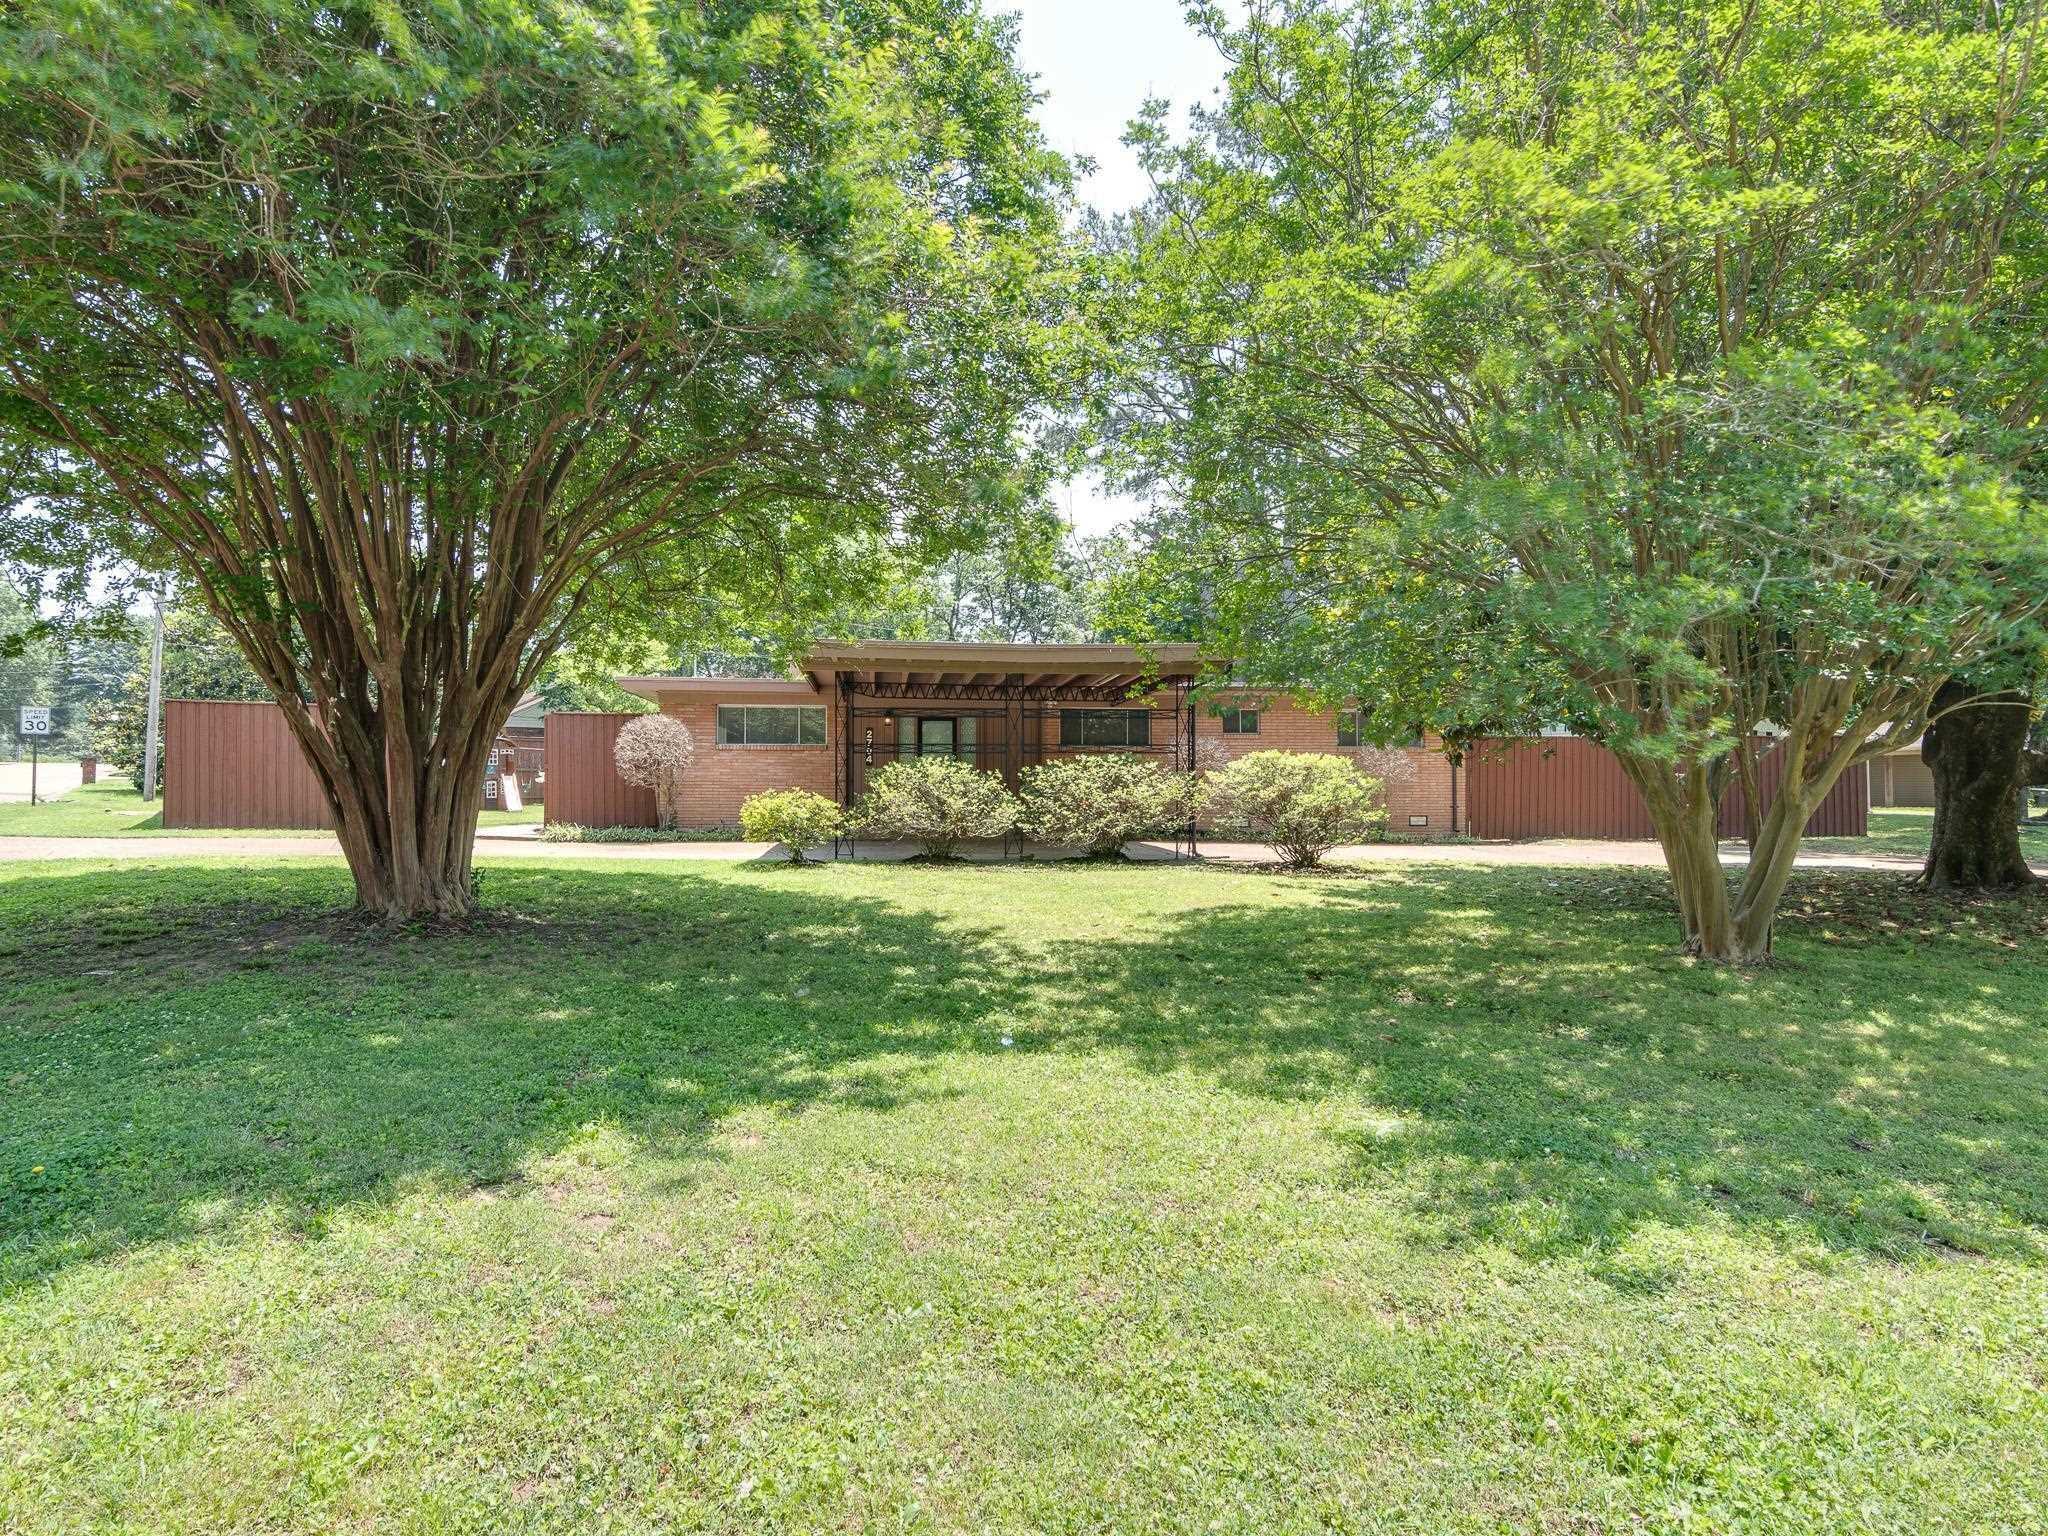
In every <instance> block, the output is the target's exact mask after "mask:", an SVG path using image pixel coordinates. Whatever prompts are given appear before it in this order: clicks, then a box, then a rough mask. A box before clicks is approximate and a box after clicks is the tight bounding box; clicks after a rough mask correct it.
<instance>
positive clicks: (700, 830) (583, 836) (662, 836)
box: [540, 821, 746, 843]
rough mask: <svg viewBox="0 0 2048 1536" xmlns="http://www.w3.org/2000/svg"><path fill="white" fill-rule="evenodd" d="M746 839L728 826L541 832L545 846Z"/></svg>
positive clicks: (549, 828) (563, 826) (570, 827)
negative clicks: (554, 844) (555, 844)
mask: <svg viewBox="0 0 2048 1536" xmlns="http://www.w3.org/2000/svg"><path fill="white" fill-rule="evenodd" d="M745 835H746V834H745V833H744V832H742V831H741V830H740V828H739V827H738V826H737V825H735V824H732V823H729V822H721V823H719V824H718V825H717V826H711V827H586V826H582V825H580V824H578V823H576V822H573V821H551V822H549V823H547V825H545V826H543V827H542V828H541V829H540V840H541V841H542V842H544V843H737V842H739V841H741V840H742V839H743V838H744V837H745Z"/></svg>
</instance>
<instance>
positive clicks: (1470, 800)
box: [1465, 737, 1870, 840]
mask: <svg viewBox="0 0 2048 1536" xmlns="http://www.w3.org/2000/svg"><path fill="white" fill-rule="evenodd" d="M1465 768H1466V771H1465V794H1466V826H1467V828H1468V830H1469V831H1470V832H1471V834H1472V835H1473V836H1474V837H1486V838H1531V837H1587V838H1613V839H1620V840H1637V839H1650V838H1654V837H1655V836H1656V831H1655V829H1654V828H1653V827H1652V826H1651V824H1650V814H1649V810H1648V808H1647V807H1645V806H1644V804H1643V798H1642V796H1641V795H1640V794H1638V793H1637V792H1636V787H1635V785H1633V784H1631V783H1630V782H1629V779H1628V775H1627V774H1625V773H1624V772H1622V768H1621V764H1620V762H1619V761H1618V760H1617V759H1616V758H1615V756H1614V754H1613V753H1611V752H1609V751H1608V750H1607V749H1606V748H1605V747H1603V746H1601V745H1599V743H1597V742H1591V741H1585V740H1581V739H1580V738H1578V737H1541V738H1539V739H1537V740H1534V741H1514V742H1502V741H1491V742H1482V743H1480V744H1479V745H1478V746H1477V747H1476V748H1475V749H1474V750H1473V751H1472V752H1471V753H1469V754H1468V755H1467V757H1466V760H1465ZM1784 771H1785V765H1784V760H1783V758H1782V756H1781V755H1780V754H1779V753H1777V752H1776V751H1768V752H1766V753H1765V755H1764V756H1763V759H1762V761H1761V764H1760V766H1759V778H1760V780H1761V783H1760V786H1759V787H1760V788H1761V789H1762V792H1763V800H1764V804H1765V805H1766V806H1768V805H1769V804H1770V803H1771V801H1772V800H1773V799H1775V798H1776V794H1777V788H1778V783H1779V781H1780V780H1781V779H1782V778H1783V777H1784ZM1745 819H1746V818H1745V816H1744V807H1743V804H1742V796H1741V793H1740V792H1739V791H1738V790H1734V789H1731V790H1730V792H1729V794H1728V795H1727V796H1726V797H1724V799H1723V801H1722V806H1721V822H1720V833H1721V835H1722V836H1723V837H1731V838H1734V837H1741V836H1743V835H1744V822H1745ZM1869 827H1870V773H1869V769H1868V767H1867V765H1862V764H1859V765H1858V766H1856V767H1854V768H1852V769H1850V770H1849V771H1848V772H1847V773H1845V774H1843V775H1842V777H1841V780H1840V781H1839V782H1838V783H1837V784H1836V785H1835V787H1834V788H1833V789H1832V790H1830V791H1829V792H1828V794H1827V796H1826V797H1825V798H1824V799H1823V800H1822V801H1821V803H1820V805H1819V806H1818V807H1817V808H1816V809H1815V811H1814V814H1813V816H1812V817H1811V818H1810V819H1809V820H1808V822H1807V824H1806V831H1807V835H1808V836H1811V837H1862V836H1865V835H1866V834H1867V833H1868V831H1869Z"/></svg>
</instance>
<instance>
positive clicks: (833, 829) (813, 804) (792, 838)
mask: <svg viewBox="0 0 2048 1536" xmlns="http://www.w3.org/2000/svg"><path fill="white" fill-rule="evenodd" d="M841 819H842V818H841V816H840V814H839V807H838V806H837V805H836V804H835V803H833V802H832V801H831V800H828V799H827V798H826V797H825V796H823V795H821V794H817V793H815V792H814V791H812V790H808V789H768V790H763V791H762V792H761V793H760V794H758V795H749V796H747V801H746V804H744V805H742V806H741V807H740V829H741V830H742V831H743V832H745V833H746V834H747V838H748V840H749V841H750V842H756V843H780V844H782V846H783V847H785V848H787V849H788V850H789V860H790V862H791V863H792V864H801V863H803V862H804V850H805V849H806V848H815V847H817V846H818V845H819V844H820V843H829V842H831V841H832V840H833V839H834V838H835V837H837V836H838V835H839V827H840V822H841Z"/></svg>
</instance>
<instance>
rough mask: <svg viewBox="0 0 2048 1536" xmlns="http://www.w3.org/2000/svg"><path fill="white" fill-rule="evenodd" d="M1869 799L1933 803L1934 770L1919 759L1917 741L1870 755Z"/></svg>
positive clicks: (1890, 802) (1888, 802)
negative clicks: (1872, 756)
mask: <svg viewBox="0 0 2048 1536" xmlns="http://www.w3.org/2000/svg"><path fill="white" fill-rule="evenodd" d="M1870 803H1871V804H1872V805H1932V804H1934V770H1933V769H1932V768H1930V767H1928V766H1927V765H1926V764H1925V763H1923V762H1922V761H1921V760H1920V743H1919V742H1917V741H1916V742H1913V743H1912V744H1910V745H1908V746H1903V747H1900V748H1899V749H1898V750H1896V751H1893V752H1887V753H1885V754H1884V755H1883V756H1882V757H1877V758H1873V759H1871V763H1870Z"/></svg>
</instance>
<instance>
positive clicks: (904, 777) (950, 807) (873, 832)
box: [850, 757, 1017, 859]
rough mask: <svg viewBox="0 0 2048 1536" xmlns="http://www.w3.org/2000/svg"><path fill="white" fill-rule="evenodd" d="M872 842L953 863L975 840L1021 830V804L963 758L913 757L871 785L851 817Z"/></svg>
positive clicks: (993, 778)
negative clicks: (911, 847)
mask: <svg viewBox="0 0 2048 1536" xmlns="http://www.w3.org/2000/svg"><path fill="white" fill-rule="evenodd" d="M850 819H851V821H852V823H853V826H854V828H855V830H856V831H858V832H859V833H861V834H862V835H863V836H866V837H880V838H889V839H892V840H893V839H901V840H902V841H904V842H911V843H916V844H918V845H919V846H920V847H921V848H923V849H924V851H925V852H926V853H927V854H928V855H930V856H931V857H932V858H935V859H950V858H952V857H953V855H954V853H955V851H956V850H957V849H958V848H959V846H960V844H961V843H963V842H965V841H966V840H967V839H969V838H975V837H1004V836H1007V835H1008V834H1009V832H1010V829H1011V828H1013V827H1015V826H1016V825H1017V801H1016V798H1015V797H1014V796H1013V795H1011V793H1010V792H1009V791H1008V790H1007V789H1005V788H1004V787H1003V781H1002V780H1001V779H999V778H997V777H996V776H995V775H994V774H992V773H983V772H982V771H981V770H980V769H979V768H975V767H973V766H972V765H970V764H968V763H965V762H963V761H961V760H960V759H959V758H957V757H913V758H908V759H906V760H904V761H903V762H900V763H891V764H889V765H888V767H886V768H883V769H881V770H879V771H878V772H877V773H876V774H875V776H874V777H873V778H872V779H870V780H869V781H868V792H867V793H866V794H865V795H863V796H861V801H860V804H859V805H858V806H856V807H855V808H854V813H853V815H852V817H851V818H850Z"/></svg>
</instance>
